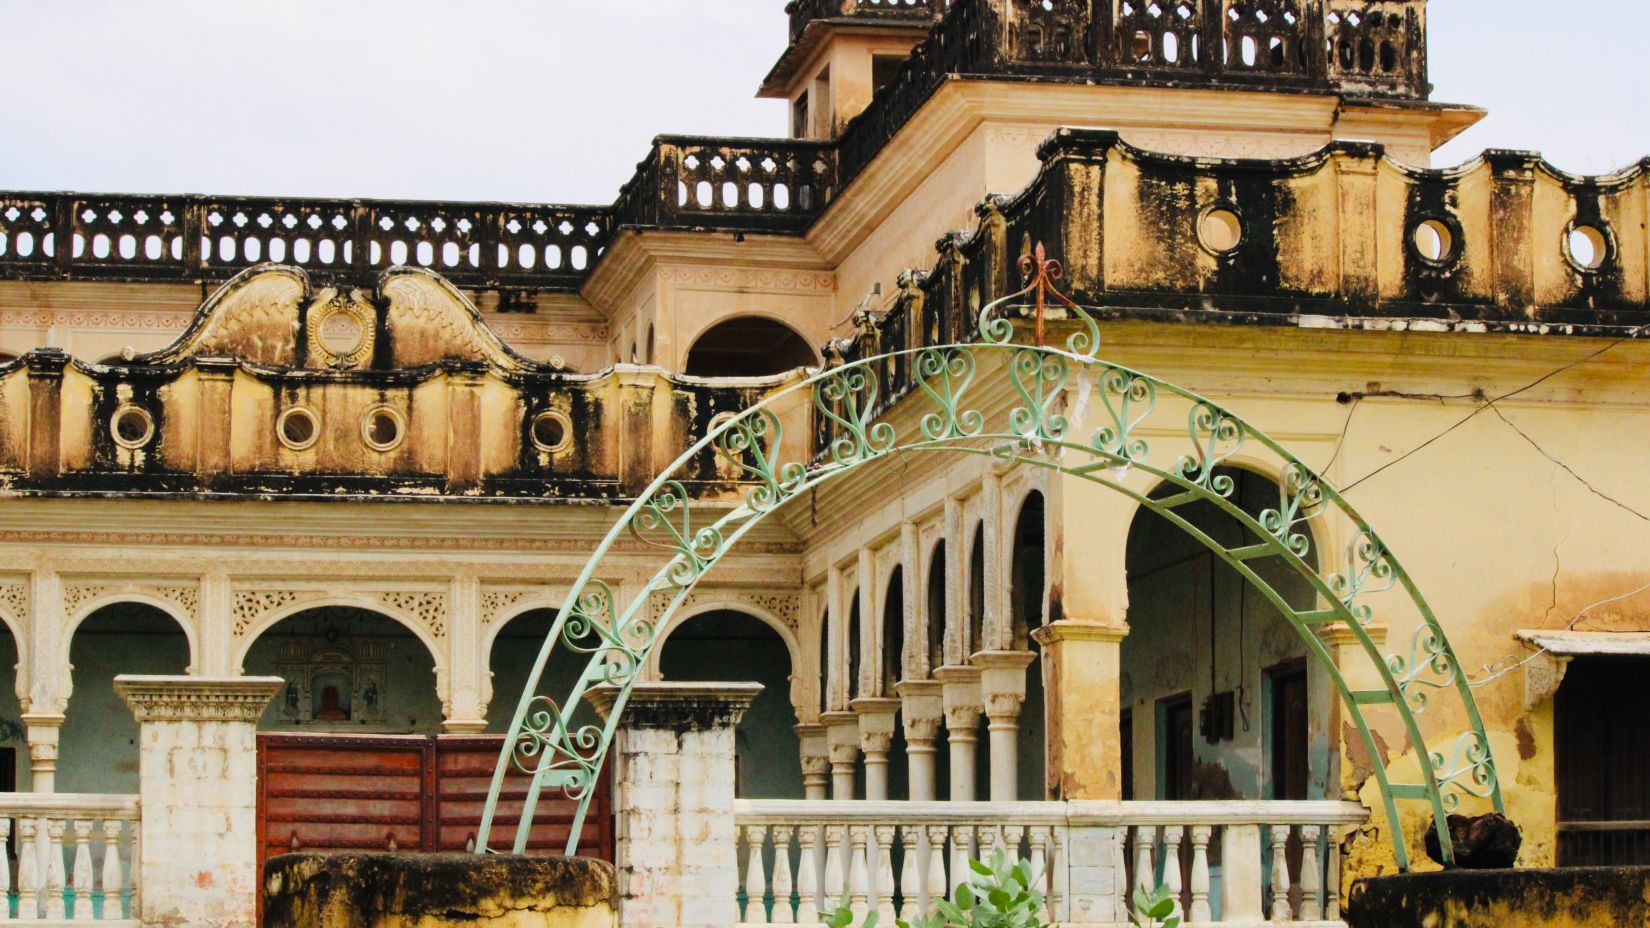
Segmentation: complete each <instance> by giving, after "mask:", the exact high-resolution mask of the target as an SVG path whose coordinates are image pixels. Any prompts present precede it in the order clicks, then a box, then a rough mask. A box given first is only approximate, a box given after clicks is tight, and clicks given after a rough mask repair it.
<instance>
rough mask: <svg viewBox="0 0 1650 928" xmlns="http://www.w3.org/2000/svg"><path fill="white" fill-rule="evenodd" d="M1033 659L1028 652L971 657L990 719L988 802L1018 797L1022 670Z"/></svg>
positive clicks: (1033, 656)
mask: <svg viewBox="0 0 1650 928" xmlns="http://www.w3.org/2000/svg"><path fill="white" fill-rule="evenodd" d="M1036 659H1037V655H1035V654H1032V653H1031V652H1030V651H981V652H980V653H978V654H976V655H974V658H973V662H974V666H976V667H978V668H980V695H981V697H983V699H984V701H985V715H986V718H987V719H989V720H990V721H989V722H988V723H987V724H986V730H987V732H988V737H989V738H990V739H991V801H992V802H1013V801H1014V800H1016V799H1018V798H1019V793H1020V782H1019V780H1020V777H1019V769H1020V753H1019V752H1020V707H1021V706H1022V705H1024V704H1025V699H1026V667H1028V666H1029V665H1030V664H1031V662H1032V661H1034V660H1036ZM1039 748H1040V746H1039Z"/></svg>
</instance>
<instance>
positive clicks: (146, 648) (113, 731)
mask: <svg viewBox="0 0 1650 928" xmlns="http://www.w3.org/2000/svg"><path fill="white" fill-rule="evenodd" d="M189 662H190V649H189V637H188V636H187V635H186V634H185V633H184V630H183V628H182V626H181V625H180V624H179V623H178V620H177V619H175V618H173V617H172V616H171V615H170V614H168V613H167V612H166V611H165V610H163V609H161V608H159V607H158V606H154V605H151V604H149V603H143V602H129V601H122V602H114V603H109V604H108V605H105V606H102V607H100V608H98V609H95V610H93V611H92V612H91V613H90V614H88V615H87V616H86V617H85V618H84V619H83V620H81V621H80V622H79V624H77V625H76V626H75V628H74V631H73V633H72V637H71V638H70V640H69V665H70V668H71V677H70V679H71V681H72V687H73V688H72V689H71V691H70V694H69V704H68V708H67V709H66V710H65V712H64V719H63V730H62V732H61V733H60V734H59V736H58V737H59V739H60V740H59V744H58V762H57V782H56V789H57V791H58V792H65V793H135V792H137V791H138V753H139V750H138V723H137V719H136V718H135V717H133V715H132V710H131V709H129V708H127V706H126V703H125V701H123V700H122V699H121V698H120V697H119V696H118V695H116V693H115V687H114V680H115V677H117V676H119V675H120V674H181V673H185V672H187V671H188V669H189Z"/></svg>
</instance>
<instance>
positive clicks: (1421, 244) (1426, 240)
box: [1410, 219, 1455, 264]
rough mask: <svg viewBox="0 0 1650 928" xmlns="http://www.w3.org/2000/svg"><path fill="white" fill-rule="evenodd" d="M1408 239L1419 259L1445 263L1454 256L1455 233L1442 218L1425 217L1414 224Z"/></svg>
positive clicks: (1433, 262) (1432, 262)
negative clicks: (1413, 229)
mask: <svg viewBox="0 0 1650 928" xmlns="http://www.w3.org/2000/svg"><path fill="white" fill-rule="evenodd" d="M1410 241H1411V242H1412V243H1413V244H1414V245H1415V251H1416V253H1417V254H1419V255H1420V256H1421V259H1422V260H1424V261H1427V262H1429V263H1431V264H1446V263H1448V262H1449V261H1450V259H1452V258H1454V257H1455V234H1454V233H1452V232H1451V231H1450V228H1449V224H1448V223H1446V222H1444V221H1443V220H1442V219H1425V220H1422V221H1421V222H1418V223H1416V224H1415V231H1414V232H1412V233H1410Z"/></svg>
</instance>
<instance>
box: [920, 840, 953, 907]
mask: <svg viewBox="0 0 1650 928" xmlns="http://www.w3.org/2000/svg"><path fill="white" fill-rule="evenodd" d="M950 830H951V829H949V828H946V827H945V826H944V825H929V826H928V827H927V829H926V831H927V833H928V873H927V875H926V876H925V877H924V880H923V890H924V895H925V896H926V897H927V898H926V899H925V900H924V905H923V913H924V914H928V913H931V912H933V911H934V908H935V903H936V902H938V901H939V900H941V899H944V898H945V848H946V840H945V836H946V833H947V832H949V831H950Z"/></svg>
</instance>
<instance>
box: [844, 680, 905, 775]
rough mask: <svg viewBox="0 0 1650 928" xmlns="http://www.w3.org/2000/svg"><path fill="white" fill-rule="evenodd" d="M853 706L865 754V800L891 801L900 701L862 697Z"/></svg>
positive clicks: (861, 748)
mask: <svg viewBox="0 0 1650 928" xmlns="http://www.w3.org/2000/svg"><path fill="white" fill-rule="evenodd" d="M851 705H852V706H853V709H854V714H855V715H857V716H859V749H860V750H861V751H864V752H865V798H866V799H887V798H888V747H889V745H891V744H892V743H893V741H894V716H895V715H896V714H897V713H898V712H899V700H898V699H888V698H885V697H881V696H862V697H860V698H859V699H856V700H854V701H853V702H852V703H851Z"/></svg>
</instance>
